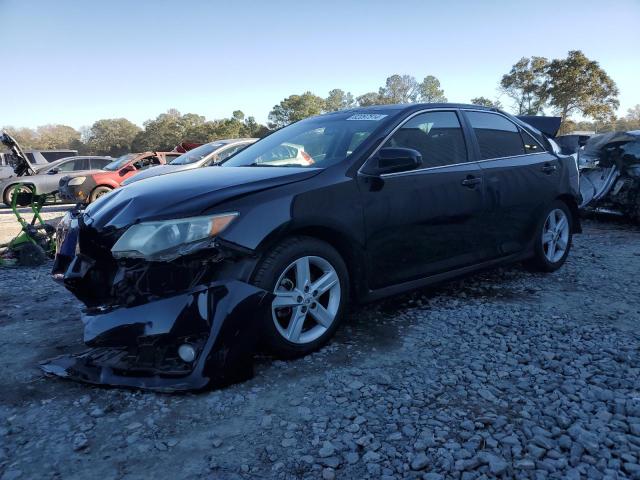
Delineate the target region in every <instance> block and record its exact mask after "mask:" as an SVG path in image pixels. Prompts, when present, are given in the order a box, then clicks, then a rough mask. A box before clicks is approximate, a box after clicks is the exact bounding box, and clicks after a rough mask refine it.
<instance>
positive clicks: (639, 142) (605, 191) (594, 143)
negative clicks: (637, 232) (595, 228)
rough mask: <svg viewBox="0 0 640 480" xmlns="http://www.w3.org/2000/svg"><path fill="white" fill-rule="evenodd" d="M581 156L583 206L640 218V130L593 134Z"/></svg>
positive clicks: (592, 209)
mask: <svg viewBox="0 0 640 480" xmlns="http://www.w3.org/2000/svg"><path fill="white" fill-rule="evenodd" d="M577 157H578V166H579V169H580V193H581V195H582V204H581V205H580V207H581V208H583V209H586V210H591V211H596V212H603V213H611V214H615V215H621V216H626V217H628V218H630V219H632V220H635V221H638V222H640V131H637V130H635V131H630V132H612V133H605V134H602V135H596V136H594V137H591V138H590V139H589V140H588V141H587V142H586V144H585V145H584V147H582V148H581V149H580V150H578V151H577Z"/></svg>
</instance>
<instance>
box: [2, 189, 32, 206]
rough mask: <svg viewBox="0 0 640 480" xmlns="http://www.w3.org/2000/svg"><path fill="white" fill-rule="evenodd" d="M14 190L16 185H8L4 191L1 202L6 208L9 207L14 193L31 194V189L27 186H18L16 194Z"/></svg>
mask: <svg viewBox="0 0 640 480" xmlns="http://www.w3.org/2000/svg"><path fill="white" fill-rule="evenodd" d="M15 188H16V184H13V185H9V186H8V187H7V188H6V189H5V191H4V198H3V199H2V201H3V202H4V204H5V205H6V206H7V207H11V202H12V200H13V194H14V193H18V194H19V193H31V194H32V193H33V188H31V187H30V186H29V185H20V187H18V190H17V192H14V190H15Z"/></svg>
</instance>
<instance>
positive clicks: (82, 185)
mask: <svg viewBox="0 0 640 480" xmlns="http://www.w3.org/2000/svg"><path fill="white" fill-rule="evenodd" d="M178 157H180V153H179V152H142V153H127V154H125V155H122V156H120V157H118V158H116V159H115V160H113V161H112V162H110V163H109V164H107V165H105V166H104V168H103V169H102V170H101V171H98V172H87V173H86V174H76V175H67V176H64V177H62V178H60V181H59V183H58V190H59V192H60V197H61V198H62V199H63V200H66V201H69V202H73V203H85V204H88V203H91V202H95V201H96V200H97V199H98V198H100V197H101V196H102V195H104V194H106V193H109V192H110V191H111V190H113V189H114V188H118V187H119V186H120V185H121V184H122V182H124V181H125V180H126V179H128V178H130V177H132V176H134V175H136V174H137V173H139V172H141V171H145V170H147V169H149V168H152V167H157V166H160V165H164V164H166V163H167V162H170V161H172V160H174V159H175V158H178Z"/></svg>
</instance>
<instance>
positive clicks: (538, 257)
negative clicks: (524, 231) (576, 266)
mask: <svg viewBox="0 0 640 480" xmlns="http://www.w3.org/2000/svg"><path fill="white" fill-rule="evenodd" d="M571 225H572V216H571V210H569V207H568V206H567V204H566V203H564V202H561V201H560V200H556V201H554V202H553V203H552V204H551V205H550V206H549V207H548V208H547V209H546V210H545V212H544V214H543V215H542V217H541V219H540V222H539V224H538V228H537V230H536V234H535V235H536V237H535V242H536V243H535V249H534V256H533V258H531V259H530V260H529V262H528V263H529V266H530V267H532V268H533V269H534V270H538V271H542V272H554V271H556V270H557V269H559V268H560V267H561V266H562V265H563V264H564V262H565V261H566V260H567V256H568V255H569V250H570V249H571V241H572V239H573V232H572V231H571Z"/></svg>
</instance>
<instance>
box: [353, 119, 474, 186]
mask: <svg viewBox="0 0 640 480" xmlns="http://www.w3.org/2000/svg"><path fill="white" fill-rule="evenodd" d="M458 110H460V109H458V108H455V107H451V108H446V107H444V108H443V107H439V108H426V109H424V110H418V111H417V112H413V113H412V114H411V115H409V116H408V117H407V118H405V119H404V120H403V121H402V122H400V123H399V124H398V125H396V127H395V128H394V129H393V130H391V132H389V134H388V135H387V136H386V137H384V139H383V140H382V141H381V142H380V145H378V146H377V147H376V148H375V150H374V151H373V152H371V154H370V155H369V156H368V157H367V159H366V160H365V161H364V162H362V165H361V166H360V168H359V169H358V174H362V175H368V174H367V173H364V172H362V169H363V168H364V166H365V165H366V164H367V162H369V160H371V158H373V156H374V155H375V154H376V153H378V151H379V150H380V149H381V148H382V146H383V145H384V144H385V143H387V141H388V140H389V139H390V138H391V137H392V136H393V135H394V134H395V133H396V132H397V131H398V130H400V129H401V128H402V127H403V126H404V124H405V123H407V122H408V121H409V120H411V119H412V118H414V117H416V116H418V115H422V114H423V113H431V112H452V113H454V114H455V115H456V118H458V115H457V111H458ZM458 123H459V124H460V130H461V131H462V130H463V129H462V123H461V122H460V119H459V118H458ZM463 135H464V131H463ZM465 148H466V149H467V158H469V146H468V145H467V144H466V141H465ZM467 163H473V162H464V163H463V164H460V163H458V164H456V165H464V164H467ZM442 166H443V167H451V166H452V165H442ZM430 168H441V167H427V168H422V169H420V170H427V169H430ZM408 171H409V172H417V171H419V170H408ZM396 173H404V172H396ZM383 175H394V174H393V173H386V174H382V175H380V176H383Z"/></svg>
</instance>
